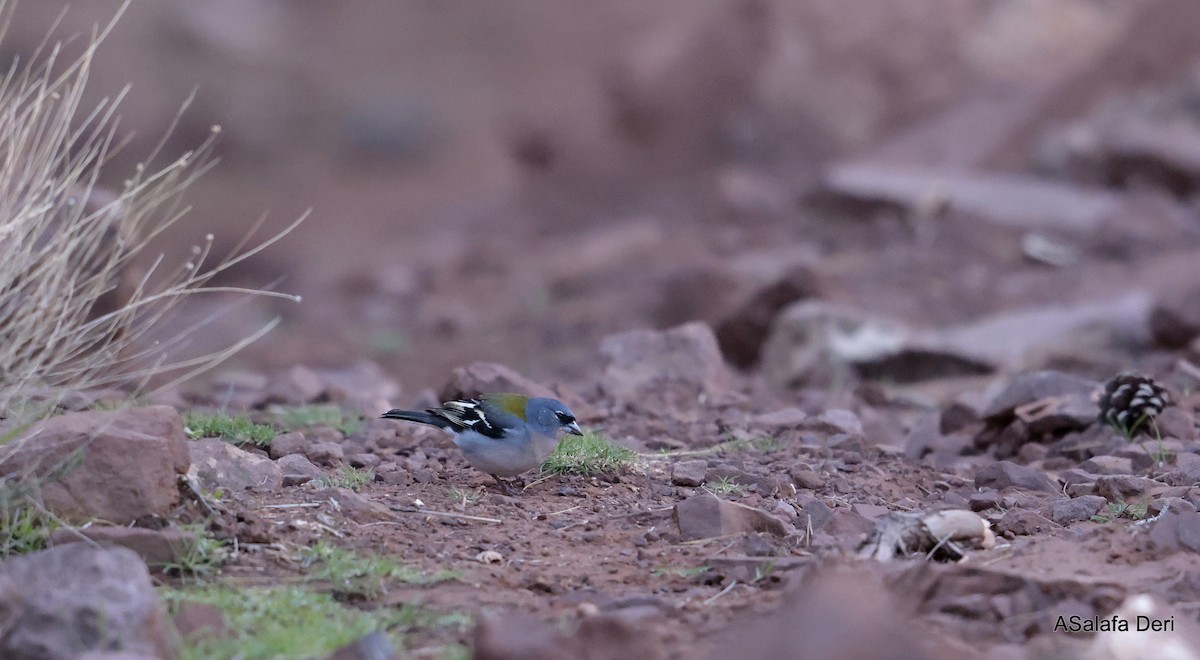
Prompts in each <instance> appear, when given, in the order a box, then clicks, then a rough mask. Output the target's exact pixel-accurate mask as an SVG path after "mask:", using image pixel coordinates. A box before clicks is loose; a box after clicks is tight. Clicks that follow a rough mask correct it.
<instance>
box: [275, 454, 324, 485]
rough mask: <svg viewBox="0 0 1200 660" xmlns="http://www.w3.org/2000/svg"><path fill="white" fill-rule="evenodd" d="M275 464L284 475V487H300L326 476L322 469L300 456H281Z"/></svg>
mask: <svg viewBox="0 0 1200 660" xmlns="http://www.w3.org/2000/svg"><path fill="white" fill-rule="evenodd" d="M275 464H276V465H278V466H279V470H280V472H281V473H282V475H283V485H284V486H299V485H300V484H306V483H308V482H310V481H312V480H313V479H320V478H321V477H322V476H323V475H324V473H323V472H321V468H319V467H317V466H315V465H313V464H312V462H311V461H309V460H308V459H307V458H305V457H304V456H301V455H300V454H288V455H287V456H281V457H280V458H279V460H277V461H275Z"/></svg>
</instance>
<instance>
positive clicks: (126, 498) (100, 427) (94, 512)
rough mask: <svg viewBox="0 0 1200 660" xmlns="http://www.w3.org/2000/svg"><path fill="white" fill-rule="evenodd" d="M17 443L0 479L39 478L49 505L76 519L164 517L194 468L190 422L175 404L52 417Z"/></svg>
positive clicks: (4, 462)
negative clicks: (183, 476) (181, 477)
mask: <svg viewBox="0 0 1200 660" xmlns="http://www.w3.org/2000/svg"><path fill="white" fill-rule="evenodd" d="M15 443H16V444H15V451H14V452H13V453H12V454H11V455H10V456H7V457H6V458H3V460H2V461H0V476H7V475H17V476H24V475H35V476H37V477H38V478H40V481H41V485H40V494H41V497H42V501H43V503H44V504H45V505H46V507H47V508H49V509H50V510H51V511H53V512H54V513H55V514H57V515H59V516H63V517H64V518H68V519H72V520H85V519H89V518H102V519H104V520H107V521H109V522H113V523H117V524H124V523H128V522H132V521H133V520H135V519H137V518H141V517H143V516H150V515H157V516H165V515H166V514H167V513H169V512H170V510H171V509H172V508H173V507H174V506H175V505H176V504H177V503H178V502H179V489H178V486H177V483H176V481H177V476H178V475H180V474H183V473H184V472H186V471H187V469H188V465H189V463H190V462H191V459H190V457H189V454H188V443H187V438H186V436H185V435H184V432H183V422H182V420H181V419H180V417H179V413H178V412H176V411H175V409H174V408H171V407H168V406H150V407H146V408H133V409H129V410H119V411H88V412H80V413H69V414H66V415H60V416H57V417H51V418H49V419H47V420H45V421H42V422H39V423H37V424H35V425H34V426H33V427H31V428H30V429H29V430H28V431H26V432H25V433H24V434H22V436H21V437H20V438H19V439H18V440H16V441H15ZM50 475H54V476H53V477H52V478H51V477H50Z"/></svg>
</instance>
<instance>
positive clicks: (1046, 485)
mask: <svg viewBox="0 0 1200 660" xmlns="http://www.w3.org/2000/svg"><path fill="white" fill-rule="evenodd" d="M975 487H976V488H994V489H996V490H1005V489H1006V488H1013V487H1016V488H1025V489H1028V490H1033V491H1042V492H1047V493H1057V492H1058V491H1059V487H1058V483H1057V482H1056V481H1054V480H1053V479H1051V478H1050V477H1048V476H1046V474H1045V473H1044V472H1042V471H1041V470H1035V469H1033V468H1031V467H1026V466H1024V465H1017V464H1016V463H1013V462H1012V461H999V462H996V463H992V464H991V465H988V466H986V467H984V468H983V469H981V470H979V471H978V472H976V473H975Z"/></svg>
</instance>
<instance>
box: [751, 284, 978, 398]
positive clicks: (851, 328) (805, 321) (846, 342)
mask: <svg viewBox="0 0 1200 660" xmlns="http://www.w3.org/2000/svg"><path fill="white" fill-rule="evenodd" d="M761 362H762V365H763V372H764V373H765V374H766V376H767V378H768V379H769V380H770V382H771V383H773V384H774V385H775V386H777V387H785V388H786V387H798V386H802V385H808V384H812V385H821V384H828V383H831V382H833V381H835V380H837V379H839V378H843V377H844V376H845V375H846V370H847V369H850V370H851V371H852V372H853V374H855V375H859V376H862V377H864V378H873V379H888V380H891V381H893V382H903V383H908V382H915V381H920V380H926V379H930V378H940V377H948V376H958V375H969V374H979V373H988V372H990V371H991V369H992V367H991V365H988V364H983V363H979V362H977V361H975V360H974V359H973V358H971V357H970V356H966V355H962V354H957V353H954V352H943V351H941V350H940V349H939V348H938V347H937V346H936V345H933V344H930V345H924V344H919V345H918V344H915V343H914V341H913V333H912V332H911V331H910V330H909V329H908V328H906V327H905V326H903V325H901V324H899V323H897V322H894V321H890V320H887V319H882V318H877V317H874V316H871V315H869V314H866V313H864V312H862V311H860V310H856V309H853V308H850V307H846V306H842V305H835V304H832V303H827V302H824V301H801V302H797V303H793V304H792V305H789V306H788V307H787V308H786V309H784V310H783V311H782V312H780V313H779V315H778V317H777V318H776V320H775V324H774V325H773V326H772V328H771V333H770V335H768V337H767V340H766V342H765V343H764V344H763V349H762V360H761Z"/></svg>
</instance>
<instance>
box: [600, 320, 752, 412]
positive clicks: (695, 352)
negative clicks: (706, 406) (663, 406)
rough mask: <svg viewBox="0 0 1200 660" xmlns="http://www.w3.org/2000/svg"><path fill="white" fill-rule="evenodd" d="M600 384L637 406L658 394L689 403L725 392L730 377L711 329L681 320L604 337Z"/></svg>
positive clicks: (605, 389)
mask: <svg viewBox="0 0 1200 660" xmlns="http://www.w3.org/2000/svg"><path fill="white" fill-rule="evenodd" d="M600 352H601V353H602V354H603V355H604V357H605V359H606V360H607V366H606V367H605V370H604V375H603V376H602V378H601V387H602V388H603V390H604V392H605V393H606V394H608V395H609V396H611V397H612V398H613V399H615V400H616V401H619V402H622V403H625V404H628V405H637V404H643V403H645V402H646V401H647V400H654V401H660V400H661V399H663V398H667V399H668V400H672V401H675V402H678V403H681V404H682V403H687V404H689V405H694V402H695V401H696V399H697V398H698V397H707V398H710V399H712V398H717V397H719V396H721V395H724V394H727V393H728V391H729V387H730V384H731V376H730V373H729V370H728V368H727V367H726V366H725V362H724V360H723V359H722V357H721V350H720V349H719V348H718V347H717V340H716V337H715V336H714V335H713V333H712V330H711V329H710V328H709V327H708V326H707V325H705V324H703V323H687V324H684V325H681V326H677V327H675V328H671V329H669V330H662V331H657V330H633V331H630V332H624V333H621V334H617V335H611V336H609V337H606V338H605V339H604V341H602V342H601V344H600Z"/></svg>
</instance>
